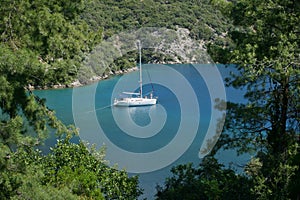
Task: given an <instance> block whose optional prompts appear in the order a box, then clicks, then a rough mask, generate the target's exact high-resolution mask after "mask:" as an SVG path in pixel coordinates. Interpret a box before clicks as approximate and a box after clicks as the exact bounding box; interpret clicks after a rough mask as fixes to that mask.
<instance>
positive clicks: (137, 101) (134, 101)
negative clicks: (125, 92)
mask: <svg viewBox="0 0 300 200" xmlns="http://www.w3.org/2000/svg"><path fill="white" fill-rule="evenodd" d="M156 103H157V99H148V98H141V97H131V98H123V99H115V101H114V105H115V106H123V107H134V106H151V105H155V104H156Z"/></svg>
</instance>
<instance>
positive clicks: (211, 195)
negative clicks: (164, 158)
mask: <svg viewBox="0 0 300 200" xmlns="http://www.w3.org/2000/svg"><path fill="white" fill-rule="evenodd" d="M171 172H172V177H170V178H167V179H166V182H165V183H164V186H163V187H162V186H158V187H157V194H156V196H157V199H170V200H171V199H172V200H175V199H178V200H179V199H190V200H192V199H195V200H196V199H197V200H201V199H203V200H206V199H228V200H229V199H245V200H246V199H247V200H248V199H254V196H253V195H252V194H251V192H250V188H251V184H252V182H251V180H249V179H248V178H247V177H245V176H242V175H238V174H236V173H235V171H234V170H232V169H225V168H224V166H223V165H221V164H219V163H218V162H217V160H216V159H215V158H213V157H206V158H204V159H203V161H202V162H201V164H200V165H199V167H197V168H196V167H193V166H192V164H185V165H179V166H176V167H174V168H172V170H171Z"/></svg>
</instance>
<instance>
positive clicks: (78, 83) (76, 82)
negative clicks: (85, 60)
mask: <svg viewBox="0 0 300 200" xmlns="http://www.w3.org/2000/svg"><path fill="white" fill-rule="evenodd" d="M137 70H138V68H137V67H132V68H128V69H124V70H118V71H110V72H109V74H104V75H103V76H96V75H95V76H92V77H91V78H90V79H89V80H88V81H84V82H82V81H80V80H78V79H75V80H74V81H73V82H72V83H70V84H54V85H45V86H34V85H30V84H29V85H28V87H27V88H28V89H29V90H47V89H62V88H74V87H81V86H84V85H88V84H91V83H94V82H97V81H101V80H105V79H108V78H110V77H112V76H116V75H121V74H126V73H129V72H133V71H137Z"/></svg>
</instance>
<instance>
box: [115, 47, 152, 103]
mask: <svg viewBox="0 0 300 200" xmlns="http://www.w3.org/2000/svg"><path fill="white" fill-rule="evenodd" d="M138 48H139V65H140V66H139V68H140V70H139V71H140V80H139V83H140V92H139V93H134V92H123V94H126V95H130V96H129V97H125V98H120V99H115V100H114V106H124V107H136V106H151V105H155V104H156V103H157V98H154V97H153V94H152V93H150V96H149V97H148V96H143V82H142V55H141V43H140V42H139V41H138Z"/></svg>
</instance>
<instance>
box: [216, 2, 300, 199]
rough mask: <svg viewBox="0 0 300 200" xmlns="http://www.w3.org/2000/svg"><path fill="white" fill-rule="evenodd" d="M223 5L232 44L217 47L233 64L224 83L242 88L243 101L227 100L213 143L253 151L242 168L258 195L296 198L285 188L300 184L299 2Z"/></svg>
mask: <svg viewBox="0 0 300 200" xmlns="http://www.w3.org/2000/svg"><path fill="white" fill-rule="evenodd" d="M222 3H224V1H222ZM223 5H225V6H226V9H224V10H227V11H228V8H231V9H229V11H228V13H229V15H230V17H231V19H232V20H233V23H234V27H235V28H234V29H232V30H230V31H229V36H230V38H231V39H232V40H233V42H234V44H235V46H234V47H233V48H231V49H221V51H220V52H222V51H227V54H225V55H226V56H228V55H230V56H228V57H227V58H226V59H227V61H228V62H230V63H234V64H235V65H236V66H237V68H238V70H239V71H238V73H236V74H235V75H234V76H233V78H232V79H231V80H228V83H229V85H231V86H233V87H236V88H242V89H244V90H246V94H245V99H247V103H245V104H229V106H228V108H229V109H228V115H227V117H228V120H227V125H226V130H225V132H224V134H223V135H222V137H221V140H220V141H219V144H220V145H221V146H223V147H225V148H236V149H238V151H239V152H249V151H251V150H252V151H254V152H257V154H256V157H255V158H253V160H252V161H251V163H250V164H249V165H248V168H247V170H248V172H251V173H250V175H251V177H252V178H253V180H254V182H255V186H254V187H253V188H252V191H253V193H254V194H256V195H257V198H258V199H288V198H299V196H300V194H299V192H296V191H295V190H293V191H292V190H290V187H293V188H295V187H297V188H299V187H300V185H299V167H300V166H299V152H300V151H299V134H300V132H299V131H300V129H299V127H300V118H299V113H300V112H299V111H300V107H299V106H300V104H299V102H300V99H299V97H300V87H299V86H300V84H299V81H300V80H299V74H300V34H299V33H300V26H299V24H300V4H299V2H298V1H292V0H283V1H281V0H280V1H279V0H269V1H249V0H241V1H233V2H229V3H227V4H223ZM251 168H252V169H251ZM297 169H298V170H297ZM297 179H298V180H297Z"/></svg>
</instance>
